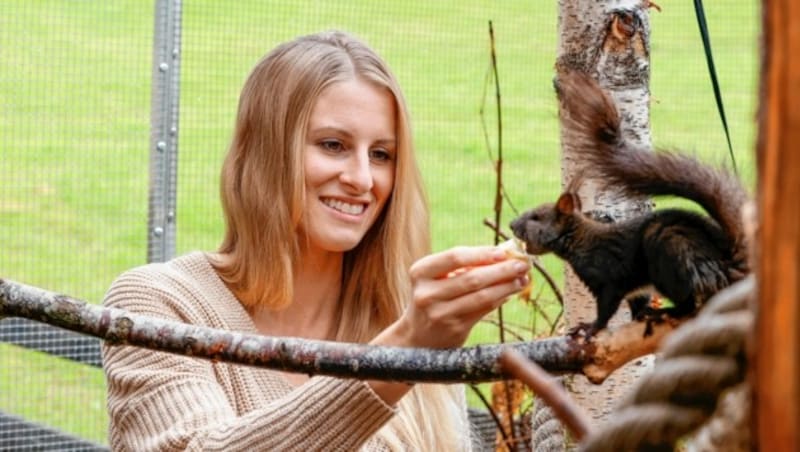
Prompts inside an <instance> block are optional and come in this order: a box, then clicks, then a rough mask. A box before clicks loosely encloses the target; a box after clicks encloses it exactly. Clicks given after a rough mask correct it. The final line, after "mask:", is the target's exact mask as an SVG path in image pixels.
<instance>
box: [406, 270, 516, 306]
mask: <svg viewBox="0 0 800 452" xmlns="http://www.w3.org/2000/svg"><path fill="white" fill-rule="evenodd" d="M462 268H463V267H462ZM529 269H530V268H529V266H528V264H527V263H526V262H523V261H520V260H517V259H506V260H504V261H501V262H497V263H492V264H484V265H479V266H475V267H469V268H468V269H466V270H464V271H460V272H455V273H454V274H453V276H451V277H448V278H435V279H420V280H417V281H416V284H415V288H414V299H415V302H416V304H417V305H418V306H422V307H424V306H427V305H430V304H432V303H437V302H441V301H459V300H461V299H462V298H465V297H467V299H471V300H473V303H470V304H474V300H487V301H501V300H502V299H504V298H505V297H508V296H509V295H511V294H513V293H515V292H517V291H519V290H521V289H522V288H523V287H525V285H526V284H527V280H523V279H522V278H527V275H528V270H529ZM470 297H471V298H470ZM481 304H483V303H481Z"/></svg>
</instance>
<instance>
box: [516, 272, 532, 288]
mask: <svg viewBox="0 0 800 452" xmlns="http://www.w3.org/2000/svg"><path fill="white" fill-rule="evenodd" d="M514 282H516V283H517V287H519V288H523V287H525V286H527V285H528V283H529V282H530V281H529V279H528V275H522V276H520V277H519V278H517V279H515V280H514Z"/></svg>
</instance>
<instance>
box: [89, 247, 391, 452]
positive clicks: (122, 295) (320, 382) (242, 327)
mask: <svg viewBox="0 0 800 452" xmlns="http://www.w3.org/2000/svg"><path fill="white" fill-rule="evenodd" d="M104 304H105V305H106V306H113V307H115V308H120V309H125V310H128V311H131V312H136V313H139V314H145V315H150V316H153V317H159V318H165V319H170V320H177V321H181V322H187V323H191V324H195V325H203V326H208V327H213V328H222V329H227V330H232V331H240V332H245V333H257V331H256V329H255V326H254V325H253V323H252V321H251V319H250V317H249V315H248V314H247V312H246V311H245V310H244V309H243V308H242V306H241V305H240V304H239V302H238V301H237V300H236V298H235V297H234V296H233V294H232V293H231V292H230V291H229V290H228V289H227V287H226V286H225V285H224V284H223V283H222V281H221V280H220V279H219V277H218V276H217V274H216V272H215V271H214V269H213V268H212V267H211V265H210V263H209V262H208V259H207V257H206V255H205V254H204V253H201V252H194V253H190V254H187V255H185V256H182V257H179V258H176V259H174V260H172V261H170V262H167V263H160V264H149V265H145V266H142V267H138V268H136V269H133V270H130V271H128V272H126V273H124V274H122V275H121V276H120V277H119V278H117V280H116V281H115V282H114V283H113V285H112V286H111V288H110V289H109V291H108V293H107V294H106V298H105V301H104ZM103 366H104V369H105V372H106V379H107V385H108V412H109V416H110V426H109V427H110V428H109V435H110V444H111V448H112V449H113V450H115V451H137V452H138V451H155V450H158V451H171V450H203V451H213V450H225V451H236V450H250V451H253V450H270V451H312V450H335V451H338V450H342V451H352V450H363V451H378V450H384V447H383V445H382V444H381V442H380V441H378V440H377V439H375V438H373V435H374V434H375V432H377V431H378V430H379V429H380V428H381V427H382V426H384V425H385V424H386V423H387V421H388V420H389V419H391V417H392V416H393V415H394V412H395V411H394V408H393V407H391V406H389V405H387V404H386V403H384V402H383V400H382V399H381V398H380V397H378V396H377V395H376V394H375V393H374V392H373V391H372V389H371V388H370V387H369V386H368V385H367V384H366V383H364V382H362V381H358V380H343V379H336V378H332V377H313V378H311V379H309V380H308V381H307V382H306V383H305V384H303V385H302V386H300V387H298V388H296V389H295V388H292V387H291V386H290V385H289V383H288V382H287V381H286V380H285V379H283V378H282V377H281V376H280V374H278V373H276V372H273V371H270V370H267V369H259V368H256V367H250V366H237V365H232V364H226V363H214V362H212V361H209V360H205V359H199V358H191V357H186V356H180V355H175V354H170V353H162V352H156V351H153V350H148V349H143V348H137V347H131V346H104V347H103Z"/></svg>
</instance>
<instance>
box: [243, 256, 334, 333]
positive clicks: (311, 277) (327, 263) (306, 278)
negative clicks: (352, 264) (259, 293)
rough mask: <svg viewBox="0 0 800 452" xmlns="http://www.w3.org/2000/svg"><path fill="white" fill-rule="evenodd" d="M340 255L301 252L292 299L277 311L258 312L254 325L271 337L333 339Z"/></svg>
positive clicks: (254, 315) (254, 314)
mask: <svg viewBox="0 0 800 452" xmlns="http://www.w3.org/2000/svg"><path fill="white" fill-rule="evenodd" d="M343 256H344V255H343V254H342V253H324V254H314V255H312V254H309V253H303V255H302V257H301V258H300V261H299V267H298V269H297V270H296V271H295V274H294V299H293V300H292V303H291V304H290V305H289V306H287V307H286V308H285V309H282V310H280V311H272V310H266V309H265V310H259V311H257V312H255V313H253V322H254V323H255V324H256V327H257V328H258V330H259V331H261V332H262V333H264V334H268V335H270V336H292V337H302V338H307V339H332V338H333V335H334V334H335V331H336V325H334V323H335V321H336V316H337V309H338V304H339V298H340V294H341V290H342V260H343Z"/></svg>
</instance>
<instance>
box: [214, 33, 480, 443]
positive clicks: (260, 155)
mask: <svg viewBox="0 0 800 452" xmlns="http://www.w3.org/2000/svg"><path fill="white" fill-rule="evenodd" d="M353 78H360V79H361V80H366V81H369V82H371V83H374V84H376V86H380V87H383V88H385V89H387V90H388V91H389V92H390V93H391V94H392V96H393V97H394V99H395V106H396V109H397V115H396V117H397V131H396V137H397V159H396V169H395V184H394V188H393V191H392V194H391V197H390V199H389V201H388V202H387V204H386V206H385V207H384V211H383V212H382V213H381V215H380V216H379V218H378V219H377V220H376V222H375V224H374V225H373V226H372V228H371V229H370V230H369V231H368V232H367V234H366V235H365V237H364V239H363V240H362V241H361V242H360V243H359V245H358V246H357V247H356V248H354V249H353V250H351V251H348V252H346V253H345V256H344V265H343V269H344V270H343V273H344V274H343V275H342V276H343V288H342V301H341V303H340V310H339V312H338V314H337V315H338V318H337V319H336V320H337V325H338V330H337V332H336V340H340V341H350V342H367V341H369V340H370V339H372V338H373V337H374V336H375V335H376V334H377V333H378V332H380V331H381V330H383V329H384V328H386V327H387V326H388V325H389V324H391V323H392V322H394V321H395V320H396V319H397V318H399V316H400V315H401V314H402V312H403V310H404V308H405V306H406V305H407V303H409V302H410V299H411V287H410V281H409V277H408V269H409V267H410V266H411V264H412V263H413V262H414V261H415V260H417V259H419V258H420V257H422V256H424V255H425V254H427V253H429V252H430V235H429V234H430V233H429V224H428V207H427V201H426V199H425V195H424V188H423V183H422V177H421V175H420V172H419V168H418V166H417V164H416V161H415V158H414V149H413V143H412V134H411V126H410V123H409V114H408V109H407V106H406V102H405V99H404V98H403V94H402V92H401V90H400V87H399V84H398V82H397V80H396V78H395V77H394V75H393V74H392V72H391V71H390V70H389V68H388V66H387V65H386V64H385V63H384V62H383V61H382V60H381V58H380V57H378V56H377V55H376V54H375V53H374V52H373V51H372V50H371V49H370V48H369V47H368V46H367V45H365V44H364V43H363V42H361V41H360V40H358V39H356V38H355V37H353V36H351V35H349V34H346V33H342V32H338V31H331V32H325V33H318V34H313V35H308V36H303V37H300V38H297V39H295V40H293V41H289V42H286V43H284V44H282V45H280V46H278V47H277V48H275V49H274V50H273V51H272V52H270V53H269V54H268V55H267V56H266V57H265V58H264V59H262V60H261V61H260V62H259V63H258V64H257V65H256V66H255V68H254V69H253V70H252V72H251V74H250V76H249V77H248V79H247V81H246V82H245V85H244V88H243V89H242V93H241V96H240V99H239V111H238V114H237V119H236V127H235V131H234V135H233V139H232V142H231V145H230V148H229V151H228V154H227V156H226V158H225V161H224V163H223V167H222V177H221V189H220V191H221V198H222V206H223V212H224V217H225V221H226V231H225V236H224V239H223V242H222V244H221V245H220V248H219V251H220V253H222V254H224V255H226V256H227V257H228V259H225V260H224V261H220V262H218V263H216V264H215V266H216V267H217V271H218V273H219V274H220V277H221V278H222V279H223V280H224V281H225V282H226V284H227V285H228V286H229V287H230V288H231V289H232V290H233V292H234V293H235V294H236V295H237V297H238V298H239V300H240V301H241V302H242V304H243V305H244V306H245V307H246V308H247V309H250V310H252V309H261V308H267V309H280V308H281V307H284V306H286V305H287V304H289V303H291V301H292V296H293V294H292V287H293V281H292V274H293V270H294V268H295V266H296V265H297V264H298V259H299V258H298V254H299V252H298V250H299V245H298V240H299V239H298V235H297V233H296V229H297V226H298V224H299V222H300V220H301V216H302V212H303V205H304V172H303V164H302V162H303V159H302V152H303V145H304V143H305V138H306V137H305V134H306V130H307V127H308V122H309V117H310V115H311V110H312V108H313V106H314V103H315V101H316V99H317V97H318V96H319V95H320V93H321V92H322V91H323V90H324V89H325V88H327V87H328V86H330V85H331V84H332V83H336V82H340V81H344V80H351V79H353ZM463 407H464V401H463V388H462V387H461V386H452V387H446V386H440V385H422V384H420V385H416V386H415V388H414V389H412V391H411V392H410V393H409V394H408V395H406V396H405V397H404V398H403V399H402V400H401V402H400V404H399V412H398V415H397V416H395V418H393V419H392V421H391V422H390V423H389V425H388V426H386V427H384V428H383V429H382V430H381V431H380V436H381V438H382V439H383V440H384V442H385V443H386V444H387V445H388V446H389V447H390V448H392V449H406V448H409V449H412V450H464V449H465V448H469V429H468V426H467V421H466V412H465V410H464V409H463Z"/></svg>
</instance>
